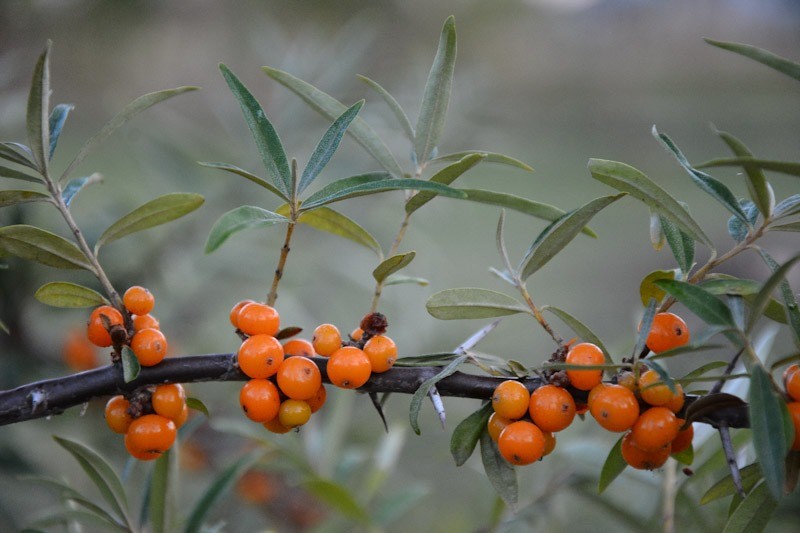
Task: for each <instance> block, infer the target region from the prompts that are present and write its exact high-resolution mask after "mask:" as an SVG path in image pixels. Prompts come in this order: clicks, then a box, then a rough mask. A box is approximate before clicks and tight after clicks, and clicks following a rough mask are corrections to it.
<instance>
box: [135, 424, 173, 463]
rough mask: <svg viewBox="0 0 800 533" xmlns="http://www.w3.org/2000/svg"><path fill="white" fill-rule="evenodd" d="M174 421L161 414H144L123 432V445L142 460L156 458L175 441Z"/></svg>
mask: <svg viewBox="0 0 800 533" xmlns="http://www.w3.org/2000/svg"><path fill="white" fill-rule="evenodd" d="M176 435H177V428H176V427H175V423H174V422H173V421H172V420H170V419H168V418H164V417H163V416H161V415H144V416H141V417H139V418H137V419H136V420H134V421H133V422H132V423H131V426H130V427H129V428H128V432H127V433H126V434H125V447H126V448H127V449H128V452H130V454H131V455H133V456H134V457H136V458H137V459H139V460H142V461H149V460H152V459H157V458H158V457H159V456H160V455H161V454H162V453H164V452H165V451H167V450H169V448H170V446H172V443H174V442H175V436H176Z"/></svg>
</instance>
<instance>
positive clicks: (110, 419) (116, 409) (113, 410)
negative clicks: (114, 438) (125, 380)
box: [105, 394, 133, 435]
mask: <svg viewBox="0 0 800 533" xmlns="http://www.w3.org/2000/svg"><path fill="white" fill-rule="evenodd" d="M130 406H131V404H130V402H129V401H128V400H126V399H125V397H124V396H122V395H121V394H120V395H117V396H114V397H112V398H111V399H110V400H108V403H106V409H105V416H106V424H108V427H109V428H110V429H111V431H113V432H114V433H119V434H120V435H124V434H125V433H127V432H128V428H129V427H130V425H131V422H133V417H132V416H131V415H130V413H128V408H129V407H130Z"/></svg>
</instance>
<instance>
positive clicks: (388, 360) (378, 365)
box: [364, 335, 397, 374]
mask: <svg viewBox="0 0 800 533" xmlns="http://www.w3.org/2000/svg"><path fill="white" fill-rule="evenodd" d="M364 353H365V354H367V357H369V362H370V364H371V365H372V371H373V372H375V373H376V374H377V373H381V372H386V371H387V370H389V369H390V368H392V366H393V365H394V362H395V361H396V360H397V345H396V344H395V343H394V341H393V340H392V339H390V338H389V337H387V336H385V335H376V336H374V337H372V338H371V339H370V340H368V341H367V343H366V344H365V345H364Z"/></svg>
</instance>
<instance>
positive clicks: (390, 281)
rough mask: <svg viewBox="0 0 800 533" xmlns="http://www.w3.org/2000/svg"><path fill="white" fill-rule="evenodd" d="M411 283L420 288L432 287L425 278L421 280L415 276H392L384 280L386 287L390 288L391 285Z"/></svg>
mask: <svg viewBox="0 0 800 533" xmlns="http://www.w3.org/2000/svg"><path fill="white" fill-rule="evenodd" d="M409 283H413V284H414V285H419V286H420V287H425V286H427V285H430V281H428V280H427V279H425V278H419V277H415V276H401V275H400V274H392V275H391V276H389V277H387V278H386V279H385V280H383V286H384V287H389V286H390V285H406V284H409Z"/></svg>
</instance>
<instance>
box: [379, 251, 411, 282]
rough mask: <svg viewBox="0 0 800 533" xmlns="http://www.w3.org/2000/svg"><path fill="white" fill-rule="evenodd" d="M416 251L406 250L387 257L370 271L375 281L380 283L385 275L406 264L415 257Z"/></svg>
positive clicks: (387, 275)
mask: <svg viewBox="0 0 800 533" xmlns="http://www.w3.org/2000/svg"><path fill="white" fill-rule="evenodd" d="M416 255H417V252H413V251H412V252H406V253H404V254H397V255H393V256H392V257H389V258H388V259H386V260H385V261H383V262H382V263H381V264H380V265H378V266H377V267H376V268H375V270H373V271H372V277H373V278H375V281H377V282H378V283H382V282H383V281H384V280H385V279H386V278H387V277H389V276H390V275H392V274H394V273H395V272H397V271H398V270H401V269H403V268H405V267H407V266H408V264H409V263H411V261H413V260H414V257H416Z"/></svg>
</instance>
